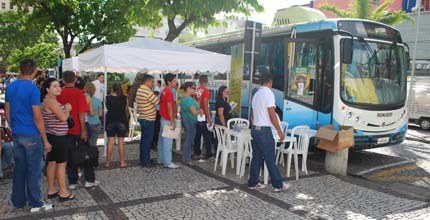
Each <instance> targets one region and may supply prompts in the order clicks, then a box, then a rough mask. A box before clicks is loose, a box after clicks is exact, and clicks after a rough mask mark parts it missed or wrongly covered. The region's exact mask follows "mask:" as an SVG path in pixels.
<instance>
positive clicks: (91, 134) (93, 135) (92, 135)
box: [87, 123, 100, 146]
mask: <svg viewBox="0 0 430 220" xmlns="http://www.w3.org/2000/svg"><path fill="white" fill-rule="evenodd" d="M99 130H100V123H99V124H89V123H87V132H88V143H89V144H90V146H97V139H98V138H99Z"/></svg>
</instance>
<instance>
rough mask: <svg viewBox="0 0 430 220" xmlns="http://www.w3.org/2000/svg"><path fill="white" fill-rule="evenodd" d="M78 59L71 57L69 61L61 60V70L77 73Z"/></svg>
mask: <svg viewBox="0 0 430 220" xmlns="http://www.w3.org/2000/svg"><path fill="white" fill-rule="evenodd" d="M78 62H79V60H78V57H72V58H69V59H64V60H63V70H73V71H79V68H78Z"/></svg>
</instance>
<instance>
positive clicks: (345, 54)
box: [342, 38, 352, 64]
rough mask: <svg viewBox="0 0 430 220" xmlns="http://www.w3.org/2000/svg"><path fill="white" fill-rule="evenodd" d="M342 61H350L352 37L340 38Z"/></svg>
mask: <svg viewBox="0 0 430 220" xmlns="http://www.w3.org/2000/svg"><path fill="white" fill-rule="evenodd" d="M342 63H345V64H351V63H352V39H351V38H345V39H343V40H342Z"/></svg>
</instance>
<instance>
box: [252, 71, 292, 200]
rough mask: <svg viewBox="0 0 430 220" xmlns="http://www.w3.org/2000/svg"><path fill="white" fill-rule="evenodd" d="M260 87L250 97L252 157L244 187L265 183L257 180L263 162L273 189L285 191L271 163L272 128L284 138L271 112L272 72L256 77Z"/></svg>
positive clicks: (260, 187) (285, 186) (273, 157)
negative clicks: (246, 184) (246, 183)
mask: <svg viewBox="0 0 430 220" xmlns="http://www.w3.org/2000/svg"><path fill="white" fill-rule="evenodd" d="M260 84H261V87H260V88H259V89H258V91H257V92H256V93H255V95H254V97H253V98H252V130H251V135H252V139H253V140H252V161H251V167H250V171H249V180H248V188H249V189H262V188H264V187H265V186H264V185H262V184H261V183H260V179H259V176H260V168H261V165H262V164H263V163H264V162H266V165H267V168H268V170H269V174H270V178H271V179H272V186H273V188H274V191H275V192H280V191H285V190H286V189H288V188H289V187H290V185H289V184H286V183H284V182H282V176H281V174H280V173H279V170H278V168H277V167H276V163H275V157H276V155H275V139H274V138H273V137H274V135H275V134H273V133H272V128H273V127H274V130H276V131H277V137H279V139H280V140H283V139H284V138H285V135H284V133H283V132H282V129H281V126H280V124H279V121H278V117H277V115H276V112H275V108H276V105H275V95H274V94H273V92H272V90H271V89H272V84H273V81H272V76H271V75H270V74H264V75H262V76H261V78H260Z"/></svg>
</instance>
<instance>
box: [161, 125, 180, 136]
mask: <svg viewBox="0 0 430 220" xmlns="http://www.w3.org/2000/svg"><path fill="white" fill-rule="evenodd" d="M179 132H180V131H179V128H175V130H172V126H169V125H164V127H163V133H162V134H161V136H163V137H165V138H170V139H178V138H179Z"/></svg>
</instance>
